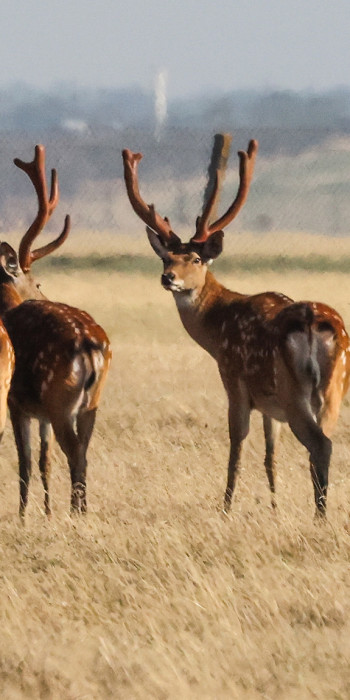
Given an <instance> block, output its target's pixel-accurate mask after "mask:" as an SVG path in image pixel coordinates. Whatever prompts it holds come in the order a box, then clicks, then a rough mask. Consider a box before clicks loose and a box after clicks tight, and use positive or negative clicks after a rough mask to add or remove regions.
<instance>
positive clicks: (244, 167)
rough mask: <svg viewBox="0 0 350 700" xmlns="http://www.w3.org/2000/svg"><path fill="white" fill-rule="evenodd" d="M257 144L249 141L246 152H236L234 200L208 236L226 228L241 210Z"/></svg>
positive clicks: (212, 226) (252, 169)
mask: <svg viewBox="0 0 350 700" xmlns="http://www.w3.org/2000/svg"><path fill="white" fill-rule="evenodd" d="M258 147H259V143H258V141H257V140H256V139H251V141H249V146H248V150H247V151H238V157H239V161H240V162H239V187H238V192H237V195H236V198H235V200H234V201H233V203H232V204H231V206H230V207H229V208H228V210H227V212H226V213H225V214H224V215H223V216H221V217H220V218H219V219H217V221H214V223H212V224H210V226H209V235H211V234H212V233H215V232H216V231H220V230H221V229H223V228H225V226H228V224H229V223H231V221H233V219H234V218H235V217H236V216H237V214H238V212H239V211H240V209H242V207H243V205H244V203H245V201H246V199H247V197H248V192H249V188H250V183H251V181H252V178H253V173H254V166H255V159H256V155H257V152H258Z"/></svg>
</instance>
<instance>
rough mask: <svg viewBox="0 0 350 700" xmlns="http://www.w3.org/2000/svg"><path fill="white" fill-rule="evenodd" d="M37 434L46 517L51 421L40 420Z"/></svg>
mask: <svg viewBox="0 0 350 700" xmlns="http://www.w3.org/2000/svg"><path fill="white" fill-rule="evenodd" d="M39 434H40V456H39V469H40V475H41V481H42V484H43V487H44V506H45V513H46V515H47V516H48V517H50V515H51V505H50V495H49V484H50V475H51V463H50V451H51V443H52V428H51V423H48V422H46V421H40V423H39Z"/></svg>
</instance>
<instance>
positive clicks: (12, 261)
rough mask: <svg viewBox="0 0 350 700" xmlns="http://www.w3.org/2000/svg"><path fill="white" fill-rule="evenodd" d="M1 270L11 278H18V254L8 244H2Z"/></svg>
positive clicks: (0, 255) (0, 253)
mask: <svg viewBox="0 0 350 700" xmlns="http://www.w3.org/2000/svg"><path fill="white" fill-rule="evenodd" d="M0 268H2V270H3V271H4V272H5V273H6V274H7V275H11V277H17V275H18V274H19V271H20V266H19V262H18V257H17V253H16V251H15V250H14V249H13V248H11V246H10V245H9V244H8V243H0Z"/></svg>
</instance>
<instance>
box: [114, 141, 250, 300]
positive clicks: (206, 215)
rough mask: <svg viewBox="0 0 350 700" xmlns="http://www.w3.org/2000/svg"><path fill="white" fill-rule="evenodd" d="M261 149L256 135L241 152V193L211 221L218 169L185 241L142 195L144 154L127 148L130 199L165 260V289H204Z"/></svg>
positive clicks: (192, 294)
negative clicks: (140, 181) (140, 168)
mask: <svg viewBox="0 0 350 700" xmlns="http://www.w3.org/2000/svg"><path fill="white" fill-rule="evenodd" d="M257 151H258V142H257V141H256V140H254V139H252V140H251V141H250V142H249V146H248V150H247V151H239V152H238V156H239V162H240V165H239V187H238V191H237V195H236V197H235V199H234V201H233V202H232V204H231V206H230V207H229V208H228V210H227V211H226V212H225V214H223V216H221V217H219V219H217V220H216V221H214V222H212V223H210V218H211V215H212V212H213V210H214V208H215V206H216V203H217V199H218V193H219V186H220V173H219V171H217V173H216V180H215V184H214V188H213V191H212V194H211V196H210V197H209V199H208V202H207V204H206V206H205V208H204V211H203V214H202V215H201V216H199V217H198V218H197V220H196V230H195V234H194V236H193V237H192V238H191V239H190V241H189V242H188V243H182V241H181V239H180V238H179V236H177V235H176V234H175V233H174V232H173V230H172V228H171V224H170V221H169V219H168V218H166V217H165V218H162V217H161V216H160V215H159V214H158V213H157V212H156V210H155V208H154V206H153V204H146V203H145V202H144V200H143V199H142V197H141V195H140V191H139V186H138V172H137V171H138V164H139V161H140V160H141V158H142V154H141V153H132V151H130V150H128V149H125V150H124V151H123V160H124V178H125V184H126V189H127V193H128V196H129V200H130V203H131V206H132V207H133V209H134V211H135V213H136V214H137V215H138V216H139V217H140V219H142V221H143V222H144V223H145V224H146V231H147V235H148V239H149V241H150V244H151V246H152V248H153V250H154V251H155V253H156V254H157V255H158V256H159V257H160V258H161V259H162V261H163V265H164V271H163V274H162V277H161V282H162V285H163V287H164V289H167V290H170V291H172V292H175V293H185V296H186V297H196V296H197V295H198V294H199V293H200V291H201V289H202V288H203V286H204V284H205V279H206V273H207V268H208V265H209V264H210V263H211V261H212V260H213V259H215V258H217V257H218V256H219V255H220V253H221V252H222V248H223V238H224V232H223V229H224V228H226V226H228V225H229V224H230V223H231V221H233V219H234V218H235V217H236V216H237V214H238V212H239V211H240V209H241V208H242V207H243V205H244V203H245V201H246V199H247V196H248V192H249V187H250V183H251V180H252V177H253V172H254V165H255V159H256V154H257Z"/></svg>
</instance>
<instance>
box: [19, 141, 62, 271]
mask: <svg viewBox="0 0 350 700" xmlns="http://www.w3.org/2000/svg"><path fill="white" fill-rule="evenodd" d="M14 164H15V165H16V166H17V167H18V168H20V169H21V170H23V171H24V172H25V173H26V174H27V175H28V177H29V179H30V180H31V182H32V184H33V185H34V189H35V192H36V194H37V197H38V213H37V215H36V217H35V219H34V221H33V223H32V224H31V226H30V227H29V229H28V230H27V231H26V233H25V234H24V236H23V237H22V240H21V243H20V246H19V253H18V257H19V264H20V266H21V268H22V270H24V271H25V272H27V271H28V270H29V269H30V266H31V264H32V262H33V261H34V260H38V259H39V258H42V257H43V256H44V255H47V254H48V253H50V252H52V251H53V250H55V249H56V247H59V246H60V245H62V243H63V242H64V240H65V239H66V238H67V236H68V233H69V230H70V226H69V224H67V218H66V222H65V226H64V229H63V231H62V233H61V235H60V236H58V238H57V239H56V240H55V241H52V243H49V244H48V245H46V246H43V247H42V248H38V249H37V250H36V251H34V252H33V253H31V251H30V248H31V245H32V243H33V241H34V240H35V238H36V237H37V236H38V235H39V233H40V232H41V231H42V230H43V228H44V226H45V225H46V223H47V221H48V220H49V218H50V216H51V214H52V212H53V211H54V209H55V207H56V206H57V203H58V200H59V189H58V178H57V172H56V170H55V169H53V170H51V188H50V197H48V195H47V184H46V176H45V147H44V146H43V145H41V144H39V145H37V146H35V154H34V159H33V160H32V161H30V162H25V161H23V160H21V159H20V158H15V159H14Z"/></svg>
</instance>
